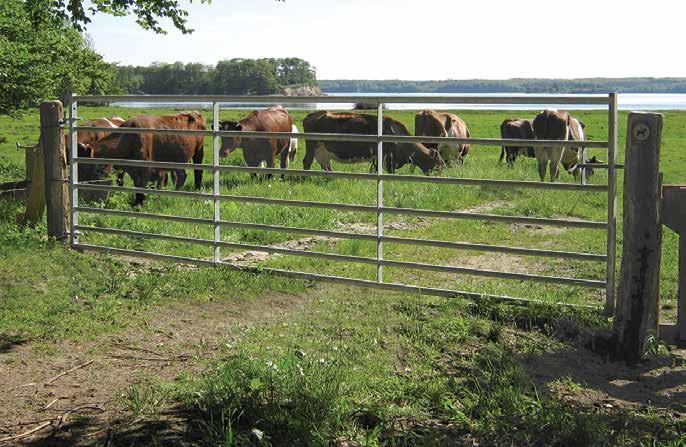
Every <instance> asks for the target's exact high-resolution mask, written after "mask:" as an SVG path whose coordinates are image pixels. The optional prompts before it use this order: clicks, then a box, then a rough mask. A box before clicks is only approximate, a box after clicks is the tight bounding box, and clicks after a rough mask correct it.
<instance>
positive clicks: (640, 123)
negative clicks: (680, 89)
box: [613, 112, 662, 363]
mask: <svg viewBox="0 0 686 447" xmlns="http://www.w3.org/2000/svg"><path fill="white" fill-rule="evenodd" d="M661 137H662V115H661V114H659V113H639V112H632V113H630V114H629V119H628V124H627V143H626V159H625V162H624V248H623V254H622V268H621V279H620V284H619V293H618V296H617V298H618V300H617V307H616V309H615V316H614V327H613V332H614V338H615V341H616V342H617V351H616V353H615V354H616V356H617V358H619V359H623V360H625V361H626V362H627V363H636V362H638V361H639V360H640V359H641V356H642V355H643V347H644V343H645V340H646V337H647V336H649V335H650V334H653V335H655V336H657V328H658V299H659V295H660V257H661V251H662V223H661V217H660V200H661V193H660V175H659V166H660V141H661Z"/></svg>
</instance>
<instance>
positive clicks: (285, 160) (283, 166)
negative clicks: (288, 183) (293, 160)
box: [279, 148, 290, 180]
mask: <svg viewBox="0 0 686 447" xmlns="http://www.w3.org/2000/svg"><path fill="white" fill-rule="evenodd" d="M288 149H289V148H285V149H284V150H282V151H281V153H280V154H279V157H281V163H280V166H281V169H288V164H289V161H290V160H289V158H288V157H289V156H290V153H289V152H288ZM285 179H286V176H285V175H284V174H281V180H285Z"/></svg>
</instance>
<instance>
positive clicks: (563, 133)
mask: <svg viewBox="0 0 686 447" xmlns="http://www.w3.org/2000/svg"><path fill="white" fill-rule="evenodd" d="M82 126H84V127H86V126H87V127H106V128H115V127H123V128H141V129H180V130H206V129H207V121H206V120H205V118H204V116H203V115H202V114H200V113H199V112H196V111H191V112H182V113H178V114H176V115H140V116H137V117H135V118H132V119H129V120H124V119H122V118H119V117H113V118H101V119H96V120H90V121H87V122H84V123H82ZM377 126H378V120H377V116H376V115H373V114H366V113H357V112H330V111H324V110H321V111H316V112H313V113H310V114H308V115H307V116H306V117H305V119H304V120H303V128H304V131H305V132H306V133H338V134H362V135H376V134H377ZM584 127H585V126H584V124H583V123H582V122H581V121H579V120H578V119H576V118H574V117H572V116H571V115H570V114H569V113H567V112H564V111H557V110H544V111H543V112H541V113H539V114H538V115H537V116H536V117H535V118H534V119H533V120H532V121H529V120H524V119H508V120H505V121H504V122H503V123H502V125H501V126H500V133H501V136H502V138H503V139H531V140H534V139H540V140H565V141H568V140H574V141H583V140H584ZM219 129H220V130H224V131H246V132H289V133H297V132H298V128H297V127H296V126H295V125H294V124H293V119H292V118H291V116H290V114H289V113H288V111H287V110H286V109H284V108H283V107H281V106H276V107H270V108H267V109H264V110H257V111H254V112H252V113H250V114H249V115H248V116H246V117H245V118H243V119H241V120H240V121H221V122H220V123H219ZM383 134H384V135H394V136H410V135H411V134H410V132H409V131H408V129H407V127H406V126H405V125H404V124H402V123H401V122H400V121H398V120H396V119H393V118H390V117H384V118H383ZM415 134H416V136H429V137H452V138H469V137H470V133H469V129H468V128H467V125H466V124H465V122H464V121H463V120H462V119H460V117H458V116H457V115H455V114H452V113H441V112H435V111H433V110H424V111H422V112H420V113H418V114H417V115H416V116H415ZM297 141H298V140H297V139H296V138H252V137H250V138H248V137H242V136H235V137H222V138H221V150H220V155H221V156H227V155H229V154H230V153H231V152H233V151H234V150H236V149H238V148H241V149H242V151H243V158H244V159H245V162H246V164H247V165H248V166H250V167H258V166H261V165H262V164H263V163H264V164H265V165H266V166H267V167H269V168H273V167H274V163H275V160H276V157H277V156H278V157H279V159H280V167H281V168H282V169H286V168H288V165H289V162H291V161H293V160H294V159H295V155H296V151H297ZM68 146H69V141H68V138H67V147H68ZM383 150H384V159H383V167H384V169H386V171H387V172H389V173H394V172H395V170H396V169H399V168H401V167H402V166H405V165H407V164H409V165H412V166H417V167H419V168H420V169H421V170H422V172H423V173H424V174H426V175H428V174H429V173H431V172H432V171H434V170H438V171H440V170H441V169H443V168H444V167H446V166H448V165H452V164H462V163H464V160H465V157H466V156H467V154H468V153H469V144H464V143H458V142H454V141H446V142H445V143H442V144H435V143H433V144H421V143H408V142H399V143H384V146H383ZM69 153H71V151H69ZM376 153H377V148H376V143H374V142H359V141H328V140H326V141H320V140H317V139H307V140H306V151H305V156H304V158H303V168H304V169H306V170H308V169H310V168H311V166H312V162H313V161H314V160H316V161H317V163H318V164H319V165H320V166H321V168H322V169H324V170H327V171H331V170H332V168H331V161H332V160H335V161H337V162H341V163H360V162H370V163H371V164H372V166H371V169H372V170H374V169H376V162H377V160H376ZM584 153H585V152H584V151H583V150H581V148H577V147H563V146H558V147H508V146H504V147H503V148H502V152H501V155H500V162H502V161H503V158H505V159H506V161H507V164H508V166H510V167H512V166H513V164H514V162H515V160H516V158H517V157H518V156H520V155H522V156H528V157H535V158H536V159H537V161H538V172H539V175H540V178H541V181H544V179H545V176H546V172H547V170H548V168H547V167H548V165H549V166H550V180H551V181H555V180H556V179H557V177H558V174H559V164H562V166H563V168H564V169H565V170H566V171H567V172H569V173H570V174H572V175H574V178H575V179H576V178H577V177H578V175H579V173H580V172H581V170H582V169H586V173H587V175H590V174H591V173H592V171H591V170H590V169H589V167H588V165H589V164H593V163H599V161H598V160H597V159H596V158H595V157H593V158H592V159H590V160H586V159H582V154H584ZM78 155H79V157H89V158H90V157H97V158H109V159H125V160H147V161H159V162H172V163H190V161H191V160H192V161H193V163H194V164H200V163H202V162H203V158H204V136H194V135H190V136H189V135H174V134H171V133H154V134H153V133H142V134H135V133H108V132H87V131H81V132H79V134H78ZM111 169H112V167H111V166H110V167H109V169H107V171H109V170H111ZM115 169H116V167H115ZM117 170H118V183H119V185H123V181H124V173H126V174H128V175H129V176H130V177H131V179H132V180H133V183H134V185H135V186H136V187H139V188H144V187H146V186H147V185H148V184H149V183H150V182H156V183H157V186H158V187H164V186H165V185H166V183H167V178H168V173H167V172H166V171H164V170H161V169H154V168H145V167H138V166H121V168H120V169H117ZM104 171H105V170H104V169H103V167H97V166H96V165H90V164H88V165H84V164H82V165H81V166H80V168H79V180H80V181H88V180H95V179H98V178H102V175H103V172H104ZM194 174H195V175H194V180H195V187H196V188H200V187H201V185H202V175H203V171H202V169H197V170H195V172H194ZM253 175H255V174H253ZM172 178H173V180H174V183H175V186H176V188H177V189H179V188H181V187H182V186H183V185H184V183H185V181H186V172H185V170H183V169H175V170H173V171H172ZM143 200H144V196H143V195H142V194H137V195H136V203H137V204H140V203H142V201H143Z"/></svg>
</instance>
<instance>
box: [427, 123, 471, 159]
mask: <svg viewBox="0 0 686 447" xmlns="http://www.w3.org/2000/svg"><path fill="white" fill-rule="evenodd" d="M414 133H415V135H417V136H426V137H450V138H469V136H470V135H469V129H468V128H467V125H466V124H465V122H464V121H462V119H461V118H460V117H459V116H457V115H455V114H452V113H443V112H435V111H433V110H424V111H422V112H420V113H418V114H417V115H415V117H414ZM425 146H426V147H428V148H429V149H438V151H439V152H440V154H441V157H443V160H445V162H446V163H447V164H453V163H459V164H462V163H464V159H465V157H466V156H467V153H468V152H469V145H468V144H461V143H441V144H437V143H427V144H425Z"/></svg>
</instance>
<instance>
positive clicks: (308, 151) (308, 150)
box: [303, 140, 319, 171]
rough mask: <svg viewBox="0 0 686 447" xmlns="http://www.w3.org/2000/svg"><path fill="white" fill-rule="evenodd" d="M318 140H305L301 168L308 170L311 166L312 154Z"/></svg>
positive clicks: (314, 151)
mask: <svg viewBox="0 0 686 447" xmlns="http://www.w3.org/2000/svg"><path fill="white" fill-rule="evenodd" d="M318 145H319V142H318V141H311V140H307V141H306V142H305V158H303V169H304V170H306V171H308V170H309V169H310V168H311V167H312V162H313V161H314V155H315V153H316V152H317V146H318Z"/></svg>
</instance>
